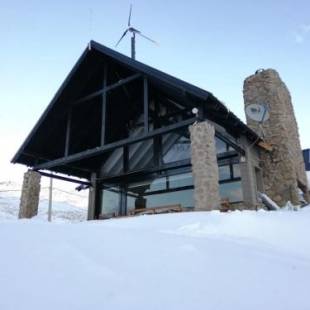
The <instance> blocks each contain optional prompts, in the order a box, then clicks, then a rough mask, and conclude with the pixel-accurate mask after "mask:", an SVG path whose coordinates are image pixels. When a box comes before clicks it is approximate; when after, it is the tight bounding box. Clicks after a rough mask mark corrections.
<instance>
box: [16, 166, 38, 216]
mask: <svg viewBox="0 0 310 310" xmlns="http://www.w3.org/2000/svg"><path fill="white" fill-rule="evenodd" d="M40 181H41V174H40V173H38V172H36V171H32V170H28V171H27V172H26V173H25V174H24V181H23V188H22V195H21V199H20V205H19V214H18V218H20V219H21V218H31V217H33V216H36V215H37V214H38V206H39V198H40Z"/></svg>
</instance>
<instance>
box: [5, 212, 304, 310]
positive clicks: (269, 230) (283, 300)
mask: <svg viewBox="0 0 310 310" xmlns="http://www.w3.org/2000/svg"><path fill="white" fill-rule="evenodd" d="M309 209H310V208H309V207H306V208H304V209H302V210H301V211H297V212H293V211H291V212H289V211H277V212H266V211H259V212H254V211H243V212H238V211H237V212H232V213H227V214H223V213H219V212H216V211H214V212H193V213H183V214H166V215H156V216H154V215H153V216H140V217H135V218H128V219H114V220H107V221H93V222H83V223H74V224H68V223H66V224H65V223H46V222H42V221H41V220H40V219H38V218H37V219H35V220H21V221H16V220H15V221H9V220H3V221H2V222H0V237H1V241H0V244H1V255H0V264H1V266H2V268H1V269H0V309H1V310H8V309H10V310H11V309H12V310H13V309H14V310H18V309H26V310H28V309H29V310H30V309H31V310H34V309H45V310H49V309H53V310H54V309H63V310H69V309H75V310H76V309H92V310H96V309H100V310H101V309H118V310H119V309H126V310H128V309H135V310H137V309H143V310H144V309H181V310H182V309H203V310H205V309H216V310H223V309H225V310H226V309H238V310H248V309H252V310H256V309H259V310H261V309H272V310H274V309H281V310H282V309H292V310H293V309H294V310H295V309H298V310H308V309H310V299H309V292H308V291H309V287H310V242H309V235H310V210H309Z"/></svg>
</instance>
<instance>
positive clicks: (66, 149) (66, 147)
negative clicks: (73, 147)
mask: <svg viewBox="0 0 310 310" xmlns="http://www.w3.org/2000/svg"><path fill="white" fill-rule="evenodd" d="M71 119H72V107H69V110H68V116H67V127H66V141H65V156H68V155H69V150H70V133H71Z"/></svg>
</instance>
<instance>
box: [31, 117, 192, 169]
mask: <svg viewBox="0 0 310 310" xmlns="http://www.w3.org/2000/svg"><path fill="white" fill-rule="evenodd" d="M195 121H197V118H196V117H192V118H189V119H187V120H183V121H181V122H178V123H175V124H172V125H169V126H165V127H162V128H159V129H155V130H153V131H150V132H149V133H148V134H144V135H141V136H138V137H130V138H127V139H123V140H119V141H116V142H113V143H110V144H106V145H104V146H100V147H96V148H93V149H89V150H86V151H83V152H79V153H76V154H72V155H69V156H67V157H62V158H58V159H55V160H52V161H50V162H47V163H43V164H39V165H37V166H35V167H34V169H49V168H52V167H57V166H63V165H67V164H69V163H72V162H75V161H79V160H82V159H87V158H91V157H95V156H98V155H101V154H103V153H105V152H108V151H113V150H114V149H116V148H119V147H122V146H124V145H129V144H133V143H136V142H140V141H144V140H147V139H150V138H153V137H156V136H158V135H162V134H165V133H169V132H172V131H174V130H178V129H181V128H184V127H188V126H189V125H191V124H193V123H194V122H195Z"/></svg>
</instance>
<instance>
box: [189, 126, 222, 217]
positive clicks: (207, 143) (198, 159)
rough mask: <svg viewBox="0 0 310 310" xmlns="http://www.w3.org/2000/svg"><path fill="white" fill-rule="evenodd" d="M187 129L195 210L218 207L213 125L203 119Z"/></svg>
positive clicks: (217, 180) (217, 179) (217, 178)
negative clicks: (189, 139) (189, 142)
mask: <svg viewBox="0 0 310 310" xmlns="http://www.w3.org/2000/svg"><path fill="white" fill-rule="evenodd" d="M189 130H190V136H191V152H192V156H191V161H192V172H193V179H194V186H195V189H194V201H195V210H198V211H202V210H213V209H218V208H219V207H220V195H219V174H218V165H217V157H216V148H215V139H214V134H215V130H214V127H213V126H212V125H210V124H209V123H208V122H207V121H204V122H201V123H196V124H194V125H192V126H190V128H189Z"/></svg>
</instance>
